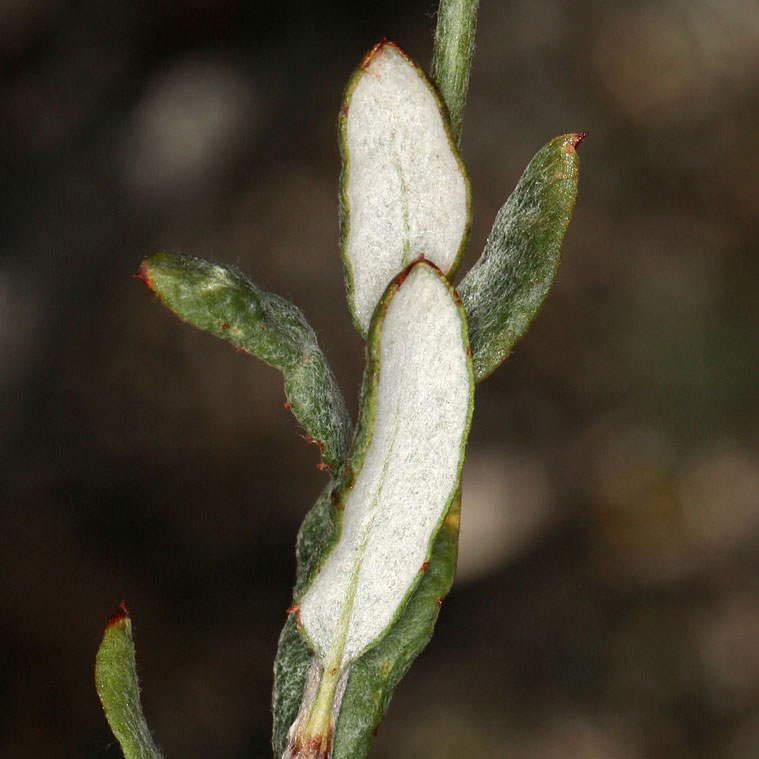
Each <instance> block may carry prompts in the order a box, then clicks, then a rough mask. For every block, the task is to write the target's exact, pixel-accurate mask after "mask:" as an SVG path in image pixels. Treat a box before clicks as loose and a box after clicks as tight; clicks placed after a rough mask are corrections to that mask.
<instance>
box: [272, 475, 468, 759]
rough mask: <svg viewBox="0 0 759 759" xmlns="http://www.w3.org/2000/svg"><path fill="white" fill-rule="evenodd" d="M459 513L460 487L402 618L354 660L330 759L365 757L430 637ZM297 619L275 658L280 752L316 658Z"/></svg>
mask: <svg viewBox="0 0 759 759" xmlns="http://www.w3.org/2000/svg"><path fill="white" fill-rule="evenodd" d="M325 492H328V491H325ZM324 503H325V501H324V497H322V498H321V499H320V500H319V502H317V504H316V505H315V506H314V508H313V509H312V510H311V511H310V512H309V515H308V517H311V515H312V514H315V513H317V512H318V511H321V509H322V507H323V504H324ZM326 503H329V500H328V499H327V501H326ZM460 513H461V489H460V488H459V492H458V493H457V494H456V498H455V500H454V501H453V503H452V504H451V507H450V509H449V511H448V515H447V516H446V518H445V521H444V522H443V527H442V529H441V530H440V531H439V532H438V534H437V537H436V538H435V542H434V544H433V546H432V552H431V554H430V560H429V567H428V568H427V571H426V572H425V573H424V575H423V576H422V579H421V580H420V581H419V585H417V587H416V590H414V592H413V594H412V595H411V598H410V599H409V602H408V603H407V604H406V607H405V608H404V609H403V611H402V612H401V615H400V616H399V617H398V621H397V622H396V623H395V625H393V627H392V628H391V629H390V630H389V632H388V633H387V635H385V637H384V638H383V639H382V640H381V641H380V642H379V643H378V644H377V645H376V646H374V647H373V648H370V649H369V650H368V651H367V652H366V653H365V654H364V655H363V656H361V657H360V658H359V659H357V660H356V661H355V662H354V664H353V665H352V667H351V674H350V677H349V678H348V684H347V686H346V689H345V694H344V696H343V700H342V705H341V708H340V715H339V717H338V721H337V727H336V731H335V742H334V748H333V751H332V759H361V757H364V756H366V754H367V752H368V751H369V748H370V747H371V745H372V743H373V742H374V738H375V736H376V734H377V728H378V727H379V724H380V722H381V721H382V718H383V717H384V716H385V712H386V711H387V708H388V706H389V704H390V698H391V696H392V695H393V691H394V690H395V688H396V686H397V685H398V683H399V682H400V680H401V678H402V677H403V676H404V675H405V674H406V672H407V671H408V669H409V667H410V666H411V663H412V662H413V661H414V659H415V658H416V657H417V656H418V655H419V654H420V653H421V651H422V650H423V649H424V647H425V646H426V645H427V643H429V641H430V639H431V638H432V632H433V629H434V627H435V622H436V620H437V616H438V613H439V612H440V605H441V603H442V601H443V599H444V598H445V596H447V595H448V592H449V590H450V589H451V585H452V583H453V576H454V574H455V571H456V558H457V554H458V532H459V516H460ZM314 521H316V520H314ZM295 619H296V618H295V616H294V615H291V616H289V617H288V619H287V622H286V623H285V626H284V629H283V630H282V634H281V635H280V638H279V646H278V648H277V658H276V661H275V663H274V690H273V699H272V712H273V714H274V730H273V736H272V746H273V749H274V755H275V756H276V757H281V756H282V754H283V752H284V751H285V748H286V746H287V731H288V728H289V727H290V725H292V723H293V722H294V721H295V719H296V717H297V715H298V708H299V706H300V704H301V701H302V700H303V694H304V691H305V688H306V684H307V681H308V675H309V672H310V670H311V669H312V667H313V664H314V661H315V656H314V653H313V651H312V650H311V649H310V648H309V647H308V644H307V643H306V641H305V640H304V639H303V636H302V635H301V634H300V633H299V632H298V627H297V624H296V621H295Z"/></svg>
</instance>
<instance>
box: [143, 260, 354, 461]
mask: <svg viewBox="0 0 759 759" xmlns="http://www.w3.org/2000/svg"><path fill="white" fill-rule="evenodd" d="M138 276H139V277H140V278H141V279H142V280H143V281H144V282H145V284H146V285H147V286H148V287H149V288H150V289H151V290H152V291H153V292H154V293H155V294H156V295H157V296H158V298H159V300H161V302H162V303H163V304H164V305H165V306H166V307H167V308H169V309H170V310H171V311H173V312H174V313H175V314H176V315H177V316H178V317H179V318H180V319H183V320H184V321H186V322H189V323H190V324H192V325H193V326H195V327H199V328H200V329H203V330H206V331H207V332H210V333H211V334H213V335H216V337H220V338H222V339H223V340H226V341H227V342H229V343H232V345H234V346H235V347H236V348H237V349H239V350H244V351H245V352H246V353H249V354H250V355H251V356H255V357H256V358H259V359H261V361H263V362H264V363H266V364H269V366H273V367H274V368H275V369H279V370H280V371H281V372H282V374H283V375H284V379H285V395H286V396H287V401H288V405H289V406H290V408H291V410H292V412H293V414H294V415H295V418H296V419H297V420H298V421H299V422H300V424H301V425H303V428H304V430H305V431H306V435H307V436H308V438H309V439H311V440H313V441H314V442H316V443H317V444H318V445H319V447H320V449H321V453H322V457H323V459H324V463H325V465H326V466H327V467H328V468H329V469H331V470H332V471H336V470H337V469H338V468H339V467H340V466H341V464H342V463H343V461H344V460H345V456H346V453H347V450H348V446H349V443H350V437H351V422H350V417H349V415H348V411H347V409H346V407H345V401H344V400H343V397H342V395H341V393H340V389H339V388H338V386H337V382H336V380H335V376H334V374H333V373H332V370H331V369H330V367H329V365H328V363H327V359H326V357H325V356H324V354H323V353H322V351H321V349H320V348H319V344H318V342H317V339H316V334H315V333H314V331H313V329H312V328H311V326H310V325H309V324H308V322H307V321H306V318H305V317H304V316H303V313H302V312H301V311H300V309H298V308H296V306H294V305H293V304H292V303H290V302H289V301H287V300H285V299H284V298H281V297H280V296H278V295H273V294H271V293H267V292H264V291H263V290H261V289H259V288H258V287H256V285H254V284H253V283H252V282H250V281H249V280H248V279H247V278H246V277H245V276H243V275H242V274H241V273H240V272H238V271H236V270H235V269H233V268H232V267H229V266H223V265H221V264H215V263H212V262H210V261H206V260H204V259H202V258H195V257H193V256H183V255H179V254H177V253H156V254H155V255H153V256H150V257H148V258H146V259H145V260H144V261H143V263H142V266H141V267H140V272H139V275H138Z"/></svg>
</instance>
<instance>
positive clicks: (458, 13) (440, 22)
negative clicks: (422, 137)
mask: <svg viewBox="0 0 759 759" xmlns="http://www.w3.org/2000/svg"><path fill="white" fill-rule="evenodd" d="M479 6H480V0H440V6H439V7H438V12H437V28H436V29H435V47H434V50H433V53H432V79H433V81H434V82H435V84H436V85H437V88H438V89H439V90H440V94H441V95H442V96H443V100H444V101H445V104H446V105H447V106H448V114H449V116H450V121H451V133H452V135H453V139H454V140H456V142H457V143H458V141H459V139H460V138H461V122H462V120H463V118H464V105H465V104H466V93H467V90H468V89H469V70H470V69H471V66H472V55H473V54H474V33H475V31H476V29H477V12H478V10H479Z"/></svg>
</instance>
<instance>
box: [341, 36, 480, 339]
mask: <svg viewBox="0 0 759 759" xmlns="http://www.w3.org/2000/svg"><path fill="white" fill-rule="evenodd" d="M347 108H348V110H347V118H346V125H345V132H346V138H345V139H346V144H347V154H348V156H347V165H348V172H349V173H348V178H347V203H348V216H349V233H348V238H347V242H346V251H345V255H346V257H347V259H348V261H349V263H350V267H351V272H352V279H353V281H352V290H353V292H352V298H353V304H352V305H353V309H354V317H355V319H356V322H357V323H358V325H359V326H360V328H361V330H362V332H363V333H364V334H365V333H366V331H367V329H368V327H369V323H370V321H371V318H372V314H373V312H374V309H375V307H376V305H377V303H378V302H379V299H380V298H381V296H382V293H383V292H384V290H385V287H387V285H388V284H389V282H390V280H392V279H393V277H395V276H396V275H397V274H398V272H400V271H401V270H402V269H403V268H405V267H406V266H407V265H408V264H410V263H411V262H412V261H413V260H415V259H416V258H418V257H419V256H420V255H424V257H425V258H426V259H427V260H429V261H432V262H434V263H435V264H436V265H437V266H438V267H439V268H440V269H441V270H442V271H443V272H445V273H446V274H449V273H450V271H451V269H452V267H454V265H455V264H456V263H457V261H458V257H459V253H460V251H461V247H462V243H463V241H464V239H465V238H466V235H467V232H468V226H469V190H468V184H467V179H466V175H465V173H464V169H463V166H462V164H461V162H460V159H459V158H458V155H457V154H456V153H455V151H454V148H453V147H452V144H451V139H450V136H449V134H448V132H447V131H446V128H445V124H444V121H443V116H442V114H441V111H440V106H439V104H438V101H437V99H436V97H435V95H434V94H433V91H432V89H431V87H430V85H429V83H428V82H427V81H426V79H425V78H424V76H423V75H422V74H421V72H420V71H419V70H418V69H417V68H416V67H415V66H414V65H413V64H412V63H411V62H410V61H409V60H408V59H407V58H406V57H405V56H404V55H403V54H402V53H401V52H400V51H399V50H398V49H397V48H396V47H395V46H393V45H392V44H389V43H386V44H384V45H380V46H379V47H378V48H377V49H376V51H375V52H374V53H373V55H371V57H370V58H369V60H368V63H366V64H365V68H364V69H363V71H362V72H361V73H360V74H359V78H358V81H357V83H356V85H355V87H354V89H353V92H352V94H351V95H350V98H349V102H348V103H347Z"/></svg>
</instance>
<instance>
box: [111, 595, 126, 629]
mask: <svg viewBox="0 0 759 759" xmlns="http://www.w3.org/2000/svg"><path fill="white" fill-rule="evenodd" d="M125 619H129V612H128V611H127V607H126V604H125V603H124V602H123V601H122V602H121V603H120V604H119V608H118V609H116V612H115V614H113V616H112V617H111V618H110V619H109V620H108V624H107V625H106V626H105V629H106V630H108V629H109V628H110V627H113V626H114V625H117V624H118V623H119V622H122V621H123V620H125Z"/></svg>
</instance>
